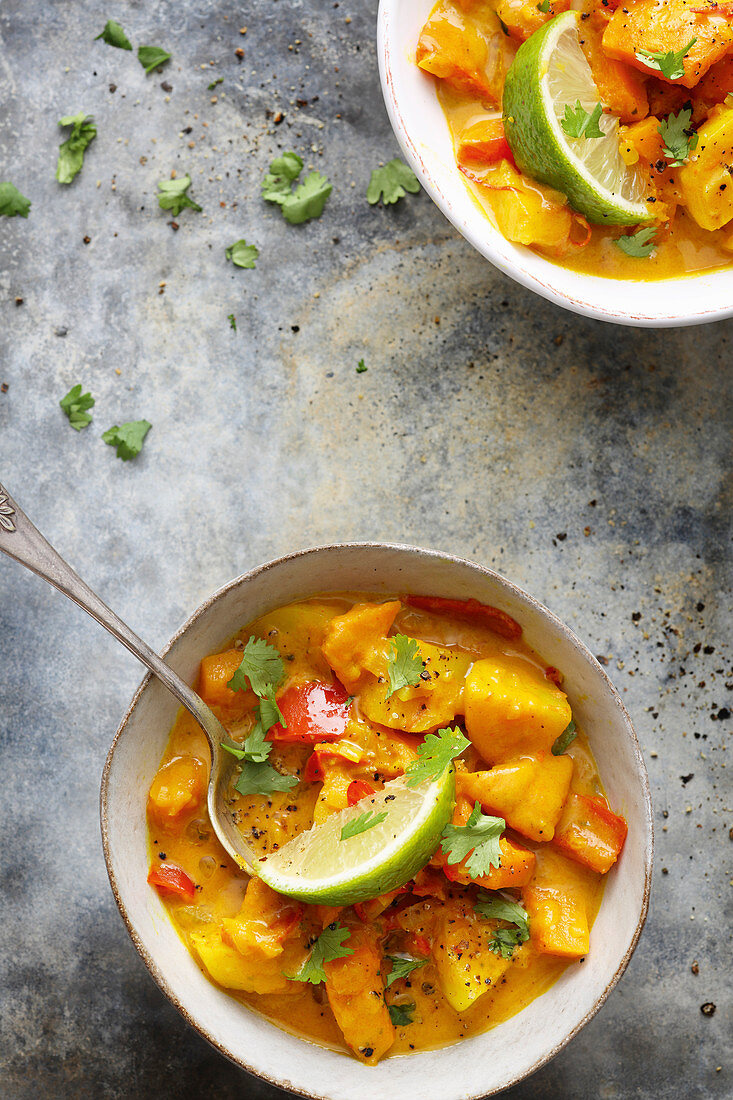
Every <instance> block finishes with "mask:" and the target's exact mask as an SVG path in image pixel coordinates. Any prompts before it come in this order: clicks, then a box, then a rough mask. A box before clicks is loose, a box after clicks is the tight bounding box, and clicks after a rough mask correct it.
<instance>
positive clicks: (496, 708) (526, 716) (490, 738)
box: [464, 656, 572, 764]
mask: <svg viewBox="0 0 733 1100" xmlns="http://www.w3.org/2000/svg"><path fill="white" fill-rule="evenodd" d="M464 707H465V715H466V732H467V733H468V736H469V737H470V738H471V740H472V741H473V743H474V745H475V746H476V748H477V749H478V751H479V753H480V754H481V756H482V757H483V758H484V760H486V761H487V762H488V763H489V764H499V763H502V762H504V761H506V760H509V759H511V757H513V756H518V755H520V754H521V753H533V752H546V751H547V750H549V749H551V748H552V745H553V744H554V742H555V741H556V739H557V738H558V737H559V736H560V734H561V733H562V732H563V730H564V729H565V728H566V726H567V725H568V723H569V722H570V719H571V717H572V714H571V710H570V704H569V703H568V700H567V696H566V695H565V693H564V692H562V691H560V689H559V688H558V687H557V686H556V685H555V684H554V683H552V681H551V680H548V679H547V678H546V677H545V676H543V675H542V673H541V672H540V671H539V670H538V669H536V668H534V667H533V666H532V665H531V664H529V662H528V661H525V660H522V658H519V657H504V656H503V657H501V658H500V659H499V658H494V657H489V658H485V659H484V660H481V661H476V663H475V664H474V666H473V668H472V669H471V671H470V672H469V674H468V676H467V677H466V687H465V692H464Z"/></svg>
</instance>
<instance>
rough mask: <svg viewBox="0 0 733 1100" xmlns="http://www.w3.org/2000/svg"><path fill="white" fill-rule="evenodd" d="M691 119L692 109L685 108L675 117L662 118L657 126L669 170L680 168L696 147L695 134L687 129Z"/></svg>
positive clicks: (696, 139)
mask: <svg viewBox="0 0 733 1100" xmlns="http://www.w3.org/2000/svg"><path fill="white" fill-rule="evenodd" d="M691 118H692V108H691V107H687V108H685V109H683V110H681V111H680V112H679V114H677V115H669V116H668V117H667V118H663V119H662V121H661V122H660V123H659V126H657V130H658V131H659V133H660V134H661V136H662V141H663V142H664V149H663V150H662V152H663V153H664V156H665V157H666V158H667V160H668V161H669V166H670V168H679V167H681V165H683V164H684V163H685V161H686V160H687V158H688V157H689V155H690V153H691V152H692V150H693V149H694V148H695V147H696V145H697V141H698V138H697V134H695V133H693V132H692V131H691V130H690V128H689V127H690V119H691Z"/></svg>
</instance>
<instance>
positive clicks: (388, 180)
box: [366, 157, 420, 206]
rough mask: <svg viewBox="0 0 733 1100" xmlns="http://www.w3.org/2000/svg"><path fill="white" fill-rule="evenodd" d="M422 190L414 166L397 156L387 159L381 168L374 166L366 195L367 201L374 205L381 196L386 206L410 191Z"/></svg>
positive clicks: (413, 193) (414, 193)
mask: <svg viewBox="0 0 733 1100" xmlns="http://www.w3.org/2000/svg"><path fill="white" fill-rule="evenodd" d="M419 190H420V182H419V180H418V178H417V176H416V175H415V173H414V172H413V170H412V168H408V167H407V165H406V164H405V163H404V162H403V161H401V160H400V158H399V157H395V158H394V160H389V161H387V163H386V164H384V165H382V167H381V168H374V169H373V171H372V174H371V177H370V179H369V186H368V187H367V192H366V197H367V202H368V203H369V204H370V205H371V206H374V205H375V203H378V202H379V200H380V198H381V200H382V202H383V203H384V205H385V206H389V205H391V204H392V203H395V202H399V201H400V199H402V198H404V197H405V195H406V194H407V192H408V191H409V192H410V194H411V195H416V194H417V193H418V191H419Z"/></svg>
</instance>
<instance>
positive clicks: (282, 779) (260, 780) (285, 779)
mask: <svg viewBox="0 0 733 1100" xmlns="http://www.w3.org/2000/svg"><path fill="white" fill-rule="evenodd" d="M297 785H298V780H297V779H296V778H295V776H294V775H281V774H280V772H278V771H275V769H274V768H273V767H271V765H270V764H266V763H264V762H253V761H250V760H243V761H242V771H241V773H240V776H239V779H238V780H237V782H236V783H235V784H234V789H235V791H239V793H240V794H270V793H271V792H272V791H289V790H290V788H291V787H297Z"/></svg>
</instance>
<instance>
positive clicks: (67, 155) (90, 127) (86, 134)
mask: <svg viewBox="0 0 733 1100" xmlns="http://www.w3.org/2000/svg"><path fill="white" fill-rule="evenodd" d="M59 126H71V133H70V134H69V136H68V138H67V139H66V141H63V142H62V143H61V145H60V146H59V159H58V161H57V163H56V179H57V180H58V181H59V183H71V181H72V180H73V178H74V176H76V175H77V174H78V173H79V172H80V171H81V166H82V164H83V163H84V152H85V150H86V149H87V147H88V146H89V144H90V143H91V142H92V141H94V139H95V137H96V136H97V127H96V126H95V125H94V121H93V119H92V118H91V116H90V115H87V114H85V113H84V111H80V113H79V114H78V115H65V116H64V117H63V118H61V119H59Z"/></svg>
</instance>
